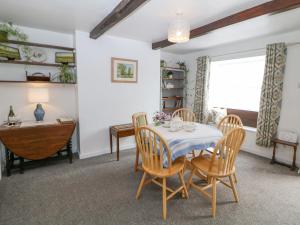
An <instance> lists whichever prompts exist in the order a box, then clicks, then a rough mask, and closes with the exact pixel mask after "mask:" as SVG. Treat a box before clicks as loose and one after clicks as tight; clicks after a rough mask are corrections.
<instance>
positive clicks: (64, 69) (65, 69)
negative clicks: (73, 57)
mask: <svg viewBox="0 0 300 225" xmlns="http://www.w3.org/2000/svg"><path fill="white" fill-rule="evenodd" d="M59 80H60V82H62V83H71V82H75V80H74V73H73V71H72V70H71V68H70V67H69V66H68V64H62V65H61V66H60V67H59Z"/></svg>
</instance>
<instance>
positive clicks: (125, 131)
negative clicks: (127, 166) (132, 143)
mask: <svg viewBox="0 0 300 225" xmlns="http://www.w3.org/2000/svg"><path fill="white" fill-rule="evenodd" d="M134 134H135V133H134V126H133V124H132V123H128V124H120V125H114V126H111V127H109V137H110V153H111V154H112V153H113V141H112V136H115V137H116V139H117V161H119V157H120V143H119V139H120V138H123V137H129V136H133V135H134Z"/></svg>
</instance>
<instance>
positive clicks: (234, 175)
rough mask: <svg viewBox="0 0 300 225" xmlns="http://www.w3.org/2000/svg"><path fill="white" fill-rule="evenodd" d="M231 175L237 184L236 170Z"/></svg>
mask: <svg viewBox="0 0 300 225" xmlns="http://www.w3.org/2000/svg"><path fill="white" fill-rule="evenodd" d="M233 177H234V182H235V183H236V184H237V178H236V172H234V174H233Z"/></svg>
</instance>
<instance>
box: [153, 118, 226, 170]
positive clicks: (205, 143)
mask: <svg viewBox="0 0 300 225" xmlns="http://www.w3.org/2000/svg"><path fill="white" fill-rule="evenodd" d="M148 126H149V127H150V128H152V129H153V130H154V131H156V132H157V133H158V134H159V135H160V136H161V137H162V138H164V139H165V141H166V142H167V143H166V144H168V146H169V150H170V152H171V160H172V161H174V160H176V159H177V158H179V157H181V156H186V155H187V154H189V153H192V151H193V150H205V149H208V148H211V147H214V146H215V145H216V143H217V142H218V141H219V140H220V139H221V138H222V137H223V134H222V132H221V131H220V130H219V129H218V128H217V127H215V126H213V125H207V124H201V123H195V128H194V130H193V131H187V130H185V129H184V128H182V129H179V130H177V131H172V130H171V129H170V128H169V127H165V126H163V125H160V126H155V125H154V124H150V125H148ZM163 164H164V166H168V157H166V153H165V155H164V159H163Z"/></svg>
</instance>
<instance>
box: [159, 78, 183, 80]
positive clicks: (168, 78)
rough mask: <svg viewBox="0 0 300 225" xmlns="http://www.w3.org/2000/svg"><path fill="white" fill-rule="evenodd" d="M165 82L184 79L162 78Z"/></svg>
mask: <svg viewBox="0 0 300 225" xmlns="http://www.w3.org/2000/svg"><path fill="white" fill-rule="evenodd" d="M162 79H163V80H184V78H162Z"/></svg>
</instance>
